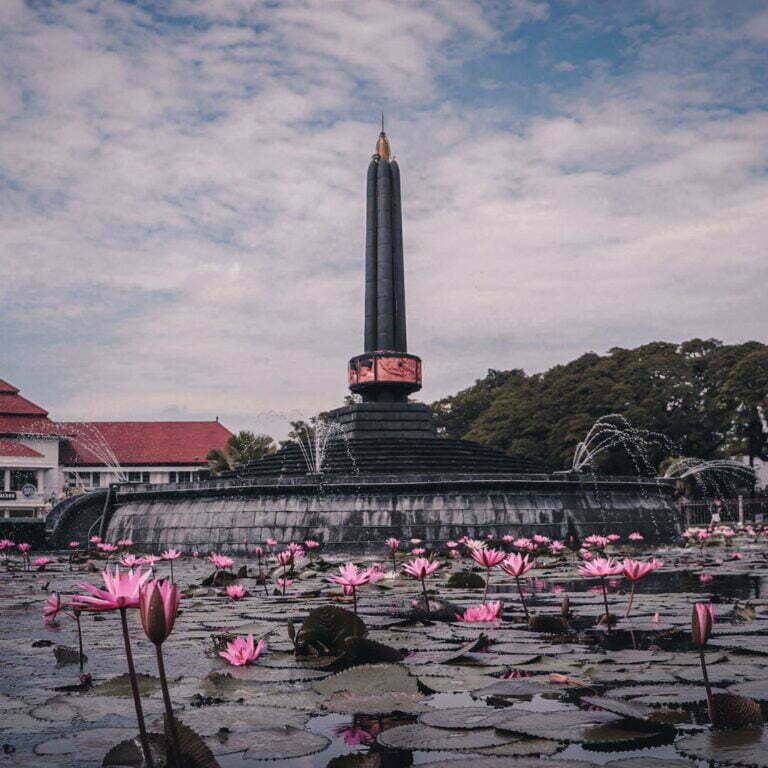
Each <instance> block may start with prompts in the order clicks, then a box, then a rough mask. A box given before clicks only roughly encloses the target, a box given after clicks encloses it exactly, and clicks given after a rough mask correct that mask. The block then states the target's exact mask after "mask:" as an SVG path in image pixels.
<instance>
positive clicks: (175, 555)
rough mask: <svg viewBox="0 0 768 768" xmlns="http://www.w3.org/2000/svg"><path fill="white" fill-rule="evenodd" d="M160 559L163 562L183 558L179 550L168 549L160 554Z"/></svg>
mask: <svg viewBox="0 0 768 768" xmlns="http://www.w3.org/2000/svg"><path fill="white" fill-rule="evenodd" d="M160 557H162V558H163V560H178V559H179V558H180V557H181V552H179V550H178V549H166V550H164V551H163V552H161V553H160Z"/></svg>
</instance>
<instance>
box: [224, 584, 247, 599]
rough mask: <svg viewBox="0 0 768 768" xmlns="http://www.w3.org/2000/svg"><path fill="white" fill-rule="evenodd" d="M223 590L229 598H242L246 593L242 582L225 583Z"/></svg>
mask: <svg viewBox="0 0 768 768" xmlns="http://www.w3.org/2000/svg"><path fill="white" fill-rule="evenodd" d="M224 591H225V592H226V593H227V596H228V597H229V599H230V600H242V599H243V598H244V597H245V596H246V595H247V594H248V592H247V591H246V589H245V587H244V586H243V585H242V584H227V586H226V587H224Z"/></svg>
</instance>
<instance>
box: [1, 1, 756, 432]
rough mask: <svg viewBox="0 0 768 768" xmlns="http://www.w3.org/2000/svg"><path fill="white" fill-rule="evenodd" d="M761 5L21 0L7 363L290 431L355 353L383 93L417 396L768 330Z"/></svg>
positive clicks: (76, 398)
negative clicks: (498, 371) (584, 359)
mask: <svg viewBox="0 0 768 768" xmlns="http://www.w3.org/2000/svg"><path fill="white" fill-rule="evenodd" d="M767 48H768V3H766V2H765V1H764V0H763V1H761V2H753V1H752V0H729V2H722V1H720V0H718V1H717V2H715V1H712V2H707V0H697V1H695V2H694V1H693V0H690V1H689V0H624V1H621V0H610V1H609V0H605V1H602V2H589V1H584V2H580V1H578V0H551V1H547V0H507V1H505V2H493V1H489V2H480V1H473V0H464V1H463V2H460V3H457V2H455V0H429V1H427V0H422V1H421V2H416V1H411V2H403V1H401V0H377V2H365V1H362V2H361V1H360V0H338V1H337V2H329V1H327V0H326V1H324V2H320V0H286V2H279V3H276V2H259V1H257V0H167V2H148V1H147V0H144V1H142V0H136V1H135V2H120V0H110V1H109V2H107V1H106V0H105V1H103V2H102V1H100V0H68V1H66V2H61V1H60V2H56V1H54V0H51V1H50V2H45V1H44V0H37V1H36V2H26V3H25V2H22V1H21V0H4V2H3V3H0V67H2V77H1V78H0V217H1V218H2V221H1V222H0V225H1V226H0V275H2V280H0V302H1V306H2V312H1V313H0V362H1V363H2V365H0V378H6V379H8V380H10V381H13V382H14V383H16V384H17V385H18V386H20V387H22V389H23V390H24V392H25V393H26V394H27V395H28V396H30V397H32V398H33V399H36V400H38V401H40V402H41V403H43V404H45V405H46V406H47V407H49V408H50V409H51V411H52V414H53V415H54V416H56V417H59V418H62V419H71V418H104V419H108V418H210V417H212V416H213V415H219V416H220V417H221V418H222V420H223V421H224V422H225V423H226V424H228V425H229V426H231V427H232V428H251V429H257V430H265V431H270V432H272V433H274V434H279V433H281V431H282V430H284V425H285V424H286V421H287V418H296V417H298V416H306V415H309V414H311V413H313V412H315V411H317V410H320V409H325V408H328V407H331V406H334V405H336V404H338V403H339V402H340V401H341V400H342V398H343V395H344V393H345V389H344V369H345V363H346V360H347V358H348V357H350V356H351V355H353V354H355V353H357V352H359V351H360V348H361V333H362V328H361V316H362V249H363V183H364V174H365V168H366V165H367V161H368V157H369V156H370V154H371V152H372V150H373V146H374V142H375V139H376V132H377V121H378V114H379V111H380V110H382V109H383V110H384V111H385V112H386V115H387V128H388V133H389V135H390V138H391V141H392V145H393V148H394V151H395V154H396V155H397V157H398V161H399V162H400V165H401V169H402V172H403V177H404V195H405V199H404V210H405V238H406V270H407V272H406V280H407V286H406V290H407V296H408V304H409V342H410V344H411V349H412V351H413V352H415V353H417V354H420V355H421V356H422V357H423V358H424V361H425V388H424V391H423V397H424V399H425V400H427V401H429V400H432V399H434V398H437V397H440V396H442V395H444V394H447V393H449V392H453V391H456V390H457V389H458V388H460V387H463V386H466V385H468V384H470V383H471V382H472V381H473V380H474V379H475V378H476V377H478V376H482V375H483V374H484V372H485V370H486V369H487V368H489V367H493V368H511V367H523V368H525V369H526V370H529V371H534V370H543V369H545V368H547V367H549V366H551V365H553V364H556V363H559V362H565V361H567V360H569V359H571V358H572V357H574V356H576V355H578V354H581V353H582V352H584V351H587V350H595V351H598V352H603V351H605V350H607V349H609V348H611V347H614V346H634V345H637V344H640V343H643V342H647V341H650V340H653V339H660V338H661V339H668V340H672V341H675V340H682V339H684V338H689V337H692V336H702V337H709V336H715V337H718V338H723V339H725V340H727V341H742V340H747V339H759V340H765V337H766V336H767V335H768V316H767V315H766V313H765V312H764V311H761V309H760V308H761V307H763V306H764V305H765V298H764V294H765V285H766V282H768V281H767V278H768V266H766V265H767V264H768V260H766V258H765V254H764V248H765V241H766V231H765V229H766V227H765V211H766V206H767V205H768V180H767V179H766V167H767V161H768V113H767V112H766V103H765V99H766V96H765V93H766V89H765V83H766V60H767V59H766V54H767V53H768V50H766V49H767Z"/></svg>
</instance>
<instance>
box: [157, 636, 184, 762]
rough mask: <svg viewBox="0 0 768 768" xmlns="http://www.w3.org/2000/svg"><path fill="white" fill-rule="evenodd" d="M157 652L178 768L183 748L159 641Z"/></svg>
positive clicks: (161, 684) (164, 700)
mask: <svg viewBox="0 0 768 768" xmlns="http://www.w3.org/2000/svg"><path fill="white" fill-rule="evenodd" d="M155 652H156V654H157V671H158V674H159V675H160V687H161V688H162V690H163V703H164V704H165V714H166V717H167V718H168V730H169V731H170V732H171V741H172V746H173V759H174V763H175V764H176V765H177V766H178V768H182V763H181V748H180V747H179V734H178V733H177V732H176V719H175V718H174V716H173V707H172V706H171V695H170V693H169V692H168V678H167V677H166V674H165V662H164V660H163V646H162V644H161V643H158V644H157V645H156V646H155Z"/></svg>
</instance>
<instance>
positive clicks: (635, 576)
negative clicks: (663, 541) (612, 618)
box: [621, 558, 663, 619]
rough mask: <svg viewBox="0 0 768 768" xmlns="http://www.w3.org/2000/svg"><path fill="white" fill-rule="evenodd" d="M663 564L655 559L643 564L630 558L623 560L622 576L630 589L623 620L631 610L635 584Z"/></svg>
mask: <svg viewBox="0 0 768 768" xmlns="http://www.w3.org/2000/svg"><path fill="white" fill-rule="evenodd" d="M662 565H663V563H662V562H661V560H656V559H655V558H654V559H652V560H649V561H648V562H646V563H644V562H642V561H641V560H633V559H632V558H625V559H624V560H623V561H622V563H621V567H622V571H623V573H624V576H626V577H627V578H628V579H629V581H630V583H631V585H632V586H631V588H630V592H629V602H628V603H627V610H626V612H625V613H624V618H625V619H626V618H627V617H628V616H629V614H630V611H631V610H632V603H633V602H634V599H635V587H636V585H637V582H638V581H640V579H642V578H643V577H645V576H647V575H648V574H649V573H651V571H655V570H656V569H657V568H659V567H661V566H662Z"/></svg>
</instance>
